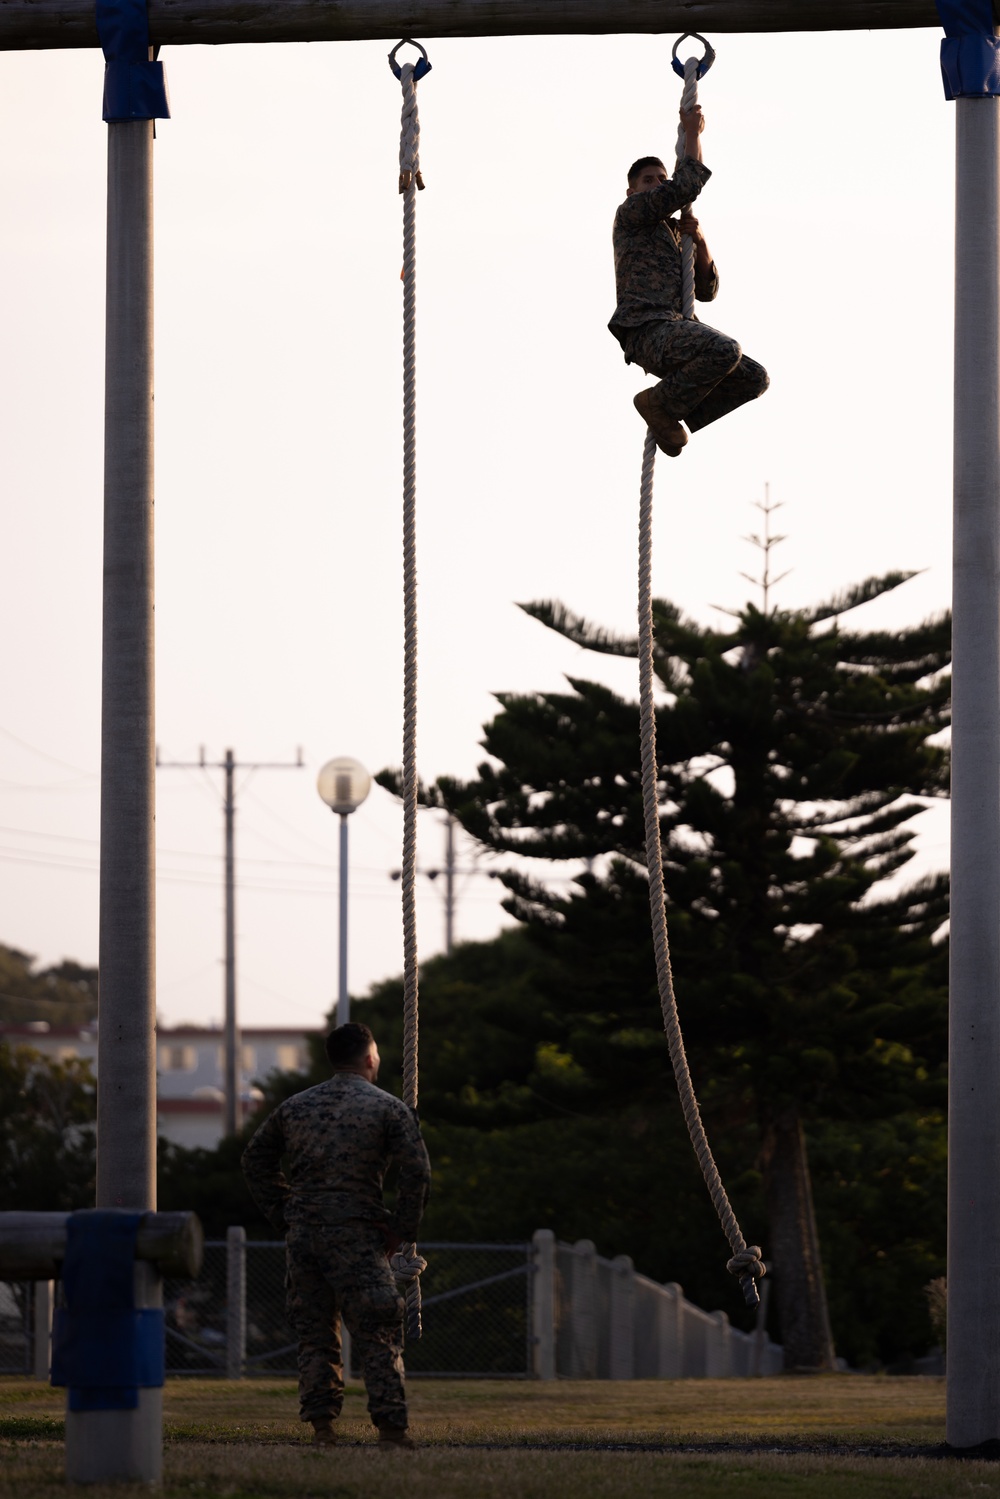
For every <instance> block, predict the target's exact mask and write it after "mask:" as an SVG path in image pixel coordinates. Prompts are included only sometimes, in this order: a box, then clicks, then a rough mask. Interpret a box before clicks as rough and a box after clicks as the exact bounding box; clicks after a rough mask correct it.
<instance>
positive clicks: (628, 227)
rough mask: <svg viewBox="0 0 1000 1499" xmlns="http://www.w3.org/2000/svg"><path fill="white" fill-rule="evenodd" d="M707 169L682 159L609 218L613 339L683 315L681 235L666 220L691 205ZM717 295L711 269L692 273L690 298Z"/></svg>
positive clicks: (691, 159) (707, 299)
mask: <svg viewBox="0 0 1000 1499" xmlns="http://www.w3.org/2000/svg"><path fill="white" fill-rule="evenodd" d="M711 175H712V174H711V172H710V171H709V170H708V167H706V166H704V165H703V163H702V162H700V161H695V159H694V157H693V156H686V157H685V158H684V160H683V161H682V162H681V164H680V166H679V167H678V168H677V170H676V171H675V172H674V175H673V176H672V177H671V178H670V180H669V181H668V182H664V183H663V184H662V186H661V187H654V188H653V189H652V190H651V191H650V192H648V193H633V195H632V197H631V198H626V199H625V202H624V203H623V204H622V205H621V207H620V208H619V210H618V212H617V213H616V214H615V227H614V231H613V234H612V242H613V244H614V251H615V284H616V287H617V295H618V306H617V307H616V308H615V311H614V316H613V317H612V319H611V321H610V323H609V324H608V327H609V328H610V329H611V332H612V333H613V334H614V335H615V337H616V338H619V339H620V338H621V336H622V333H623V332H626V331H627V330H629V329H631V328H638V327H639V326H640V325H641V324H642V323H651V322H662V321H664V320H666V319H669V318H675V317H681V316H682V315H683V311H684V308H683V297H682V266H681V234H680V230H679V229H678V228H677V225H676V223H671V222H670V215H671V214H672V213H676V212H677V210H678V209H679V208H683V207H684V205H685V204H686V203H692V202H693V201H694V199H695V198H697V196H698V194H699V193H700V192H701V189H702V187H703V186H704V184H705V183H706V182H707V181H708V179H709V177H710V176H711ZM718 289H719V277H718V273H717V271H716V269H715V266H714V265H712V266H711V267H710V268H709V270H708V271H707V272H702V271H700V270H698V269H697V266H696V270H695V286H694V292H695V296H696V297H697V298H698V301H699V302H711V301H712V300H713V299H714V297H715V294H716V292H717V291H718Z"/></svg>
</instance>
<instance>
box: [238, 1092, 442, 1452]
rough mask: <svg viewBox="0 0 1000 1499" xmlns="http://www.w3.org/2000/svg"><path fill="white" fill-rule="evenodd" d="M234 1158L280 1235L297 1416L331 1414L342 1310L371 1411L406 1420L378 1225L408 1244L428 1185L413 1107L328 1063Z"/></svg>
mask: <svg viewBox="0 0 1000 1499" xmlns="http://www.w3.org/2000/svg"><path fill="white" fill-rule="evenodd" d="M283 1155H287V1157H288V1160H289V1168H288V1178H287V1179H286V1178H285V1175H284V1173H283V1172H282V1169H281V1158H282V1156H283ZM242 1164H243V1174H244V1176H245V1177H246V1180H247V1185H248V1187H249V1188H250V1192H251V1194H252V1196H253V1198H254V1201H255V1202H256V1203H257V1205H258V1206H259V1207H260V1209H261V1211H262V1212H263V1213H264V1214H265V1215H266V1217H267V1218H268V1219H269V1220H270V1222H271V1223H272V1224H273V1225H274V1227H275V1228H276V1229H277V1230H278V1231H279V1233H285V1234H286V1236H287V1237H286V1254H287V1265H288V1273H287V1277H286V1280H285V1285H286V1288H287V1291H288V1299H287V1308H288V1319H289V1321H290V1323H291V1325H292V1328H293V1329H294V1332H295V1335H296V1337H297V1338H298V1340H299V1356H298V1366H299V1411H300V1414H301V1417H302V1420H303V1421H314V1420H316V1419H317V1418H322V1417H327V1416H329V1417H334V1418H335V1417H336V1416H338V1415H339V1414H340V1409H341V1406H342V1405H343V1403H344V1371H343V1364H342V1359H341V1345H340V1318H341V1316H343V1319H344V1322H345V1323H346V1325H347V1328H348V1330H349V1331H350V1334H351V1337H352V1338H353V1340H354V1348H355V1351H356V1353H357V1356H358V1359H359V1361H360V1363H361V1369H362V1373H363V1376H364V1381H365V1387H366V1389H367V1391H368V1410H369V1413H370V1414H371V1418H372V1420H373V1421H374V1422H375V1424H376V1426H398V1427H403V1428H405V1427H406V1424H407V1417H406V1395H405V1390H404V1382H403V1360H402V1343H403V1299H402V1297H401V1296H400V1294H399V1291H398V1289H397V1287H396V1282H395V1281H394V1279H393V1277H392V1274H391V1273H390V1270H389V1264H388V1260H387V1259H386V1233H387V1232H388V1233H389V1234H394V1235H395V1236H396V1237H398V1238H400V1239H402V1240H403V1242H404V1243H412V1242H413V1240H414V1239H415V1238H416V1236H417V1229H418V1228H419V1225H420V1219H421V1216H422V1214H423V1210H424V1204H425V1202H426V1201H427V1195H428V1192H429V1190H430V1162H429V1161H428V1159H427V1150H426V1147H425V1145H424V1142H423V1140H422V1139H421V1136H420V1126H419V1124H418V1122H417V1117H416V1115H415V1114H414V1113H413V1111H412V1109H409V1108H407V1106H406V1105H405V1104H404V1103H401V1102H400V1100H399V1099H398V1098H393V1097H392V1095H391V1094H389V1093H384V1092H383V1091H382V1089H381V1088H376V1087H374V1086H373V1084H371V1083H369V1082H368V1081H367V1080H366V1079H365V1078H363V1077H361V1076H360V1075H359V1074H358V1073H354V1072H337V1073H335V1074H334V1076H333V1077H332V1078H330V1080H329V1081H328V1082H325V1083H320V1085H319V1086H318V1087H316V1088H308V1089H307V1090H306V1091H305V1092H304V1093H296V1094H295V1095H294V1097H292V1098H289V1099H287V1100H286V1101H285V1102H284V1103H283V1104H281V1106H280V1107H279V1108H277V1109H275V1111H274V1113H273V1114H272V1115H271V1116H270V1118H269V1119H267V1120H266V1121H265V1123H264V1124H262V1125H261V1127H260V1129H259V1130H258V1131H257V1133H256V1134H255V1135H254V1137H253V1139H252V1140H251V1141H250V1144H249V1145H248V1146H247V1148H246V1151H245V1152H244V1155H243V1163H242ZM392 1165H396V1166H398V1167H399V1181H398V1185H397V1193H396V1210H395V1212H394V1213H390V1212H389V1211H388V1209H387V1208H386V1207H385V1205H384V1203H383V1201H382V1182H383V1179H384V1177H385V1173H386V1170H387V1169H388V1168H389V1167H390V1166H392Z"/></svg>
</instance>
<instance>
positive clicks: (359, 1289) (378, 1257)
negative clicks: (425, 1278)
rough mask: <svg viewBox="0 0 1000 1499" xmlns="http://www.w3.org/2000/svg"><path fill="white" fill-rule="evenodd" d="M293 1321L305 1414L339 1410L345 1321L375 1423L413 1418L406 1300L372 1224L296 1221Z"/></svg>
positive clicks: (291, 1238)
mask: <svg viewBox="0 0 1000 1499" xmlns="http://www.w3.org/2000/svg"><path fill="white" fill-rule="evenodd" d="M286 1257H287V1274H286V1278H285V1287H286V1290H287V1300H286V1307H287V1311H288V1320H289V1322H290V1323H291V1326H292V1330H293V1331H294V1333H295V1336H296V1337H297V1338H298V1342H299V1355H298V1367H299V1414H300V1416H301V1418H302V1420H303V1421H314V1420H315V1419H316V1418H317V1417H318V1416H330V1417H333V1418H334V1419H335V1418H336V1417H337V1416H339V1415H340V1410H341V1407H342V1406H343V1403H344V1368H343V1360H342V1357H341V1342H340V1322H341V1318H343V1320H344V1323H345V1324H346V1327H347V1330H348V1332H349V1333H350V1334H351V1338H352V1340H353V1347H354V1356H355V1358H356V1359H357V1360H358V1362H359V1363H360V1365H361V1373H362V1377H363V1378H364V1382H365V1389H366V1390H367V1391H368V1411H369V1414H370V1416H371V1418H372V1420H373V1421H374V1423H375V1425H376V1426H381V1425H385V1426H402V1427H405V1426H406V1424H407V1415H406V1391H405V1385H404V1376H403V1308H404V1304H403V1298H402V1296H401V1295H400V1293H399V1291H398V1289H397V1287H396V1282H395V1281H394V1280H393V1278H392V1274H391V1272H390V1270H389V1262H388V1260H387V1259H386V1254H385V1240H384V1239H383V1237H382V1235H381V1234H380V1233H379V1232H378V1230H377V1229H374V1228H372V1226H371V1225H370V1224H367V1223H358V1222H354V1223H345V1224H337V1225H335V1226H333V1225H330V1226H326V1227H310V1228H307V1227H304V1226H301V1225H300V1226H296V1227H293V1228H290V1229H289V1231H288V1238H287V1241H286Z"/></svg>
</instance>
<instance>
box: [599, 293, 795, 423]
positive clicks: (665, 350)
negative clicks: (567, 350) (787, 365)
mask: <svg viewBox="0 0 1000 1499" xmlns="http://www.w3.org/2000/svg"><path fill="white" fill-rule="evenodd" d="M621 343H622V348H623V349H624V351H625V358H626V359H627V360H628V361H629V362H630V363H631V364H639V365H641V366H642V368H643V369H644V370H645V371H646V373H647V374H649V375H658V376H659V377H660V383H659V385H655V386H654V387H653V390H654V392H655V398H656V400H657V401H658V402H659V403H660V404H661V405H662V407H663V409H664V410H665V411H667V412H668V413H669V414H670V415H671V416H674V417H677V419H678V420H682V421H684V422H685V424H686V425H687V427H688V428H689V430H690V431H692V432H697V431H698V429H699V428H700V427H707V426H708V424H709V422H716V421H718V419H719V417H720V416H726V415H727V414H728V413H729V412H730V411H735V410H736V407H737V406H742V405H743V403H744V402H745V401H753V400H755V399H756V398H757V396H762V395H763V394H764V392H765V390H766V389H767V387H768V385H769V383H770V381H769V380H768V376H767V371H766V370H765V369H764V368H763V366H762V365H759V364H758V363H757V362H756V360H754V359H748V358H747V356H746V354H744V353H743V351H742V349H741V348H740V346H739V344H738V343H737V342H736V340H735V338H730V337H729V336H728V335H727V334H725V333H720V332H719V331H718V329H716V328H709V327H708V325H707V324H706V323H698V322H694V321H693V320H692V319H690V318H675V319H671V320H670V321H668V322H657V323H643V324H642V326H641V327H639V328H629V329H623V330H622V335H621Z"/></svg>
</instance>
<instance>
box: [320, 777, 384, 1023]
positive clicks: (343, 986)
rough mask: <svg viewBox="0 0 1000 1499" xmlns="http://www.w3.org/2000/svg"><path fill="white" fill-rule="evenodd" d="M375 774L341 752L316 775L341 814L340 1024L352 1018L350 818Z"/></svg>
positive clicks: (332, 808)
mask: <svg viewBox="0 0 1000 1499" xmlns="http://www.w3.org/2000/svg"><path fill="white" fill-rule="evenodd" d="M371 785H372V778H371V776H370V775H369V774H368V772H367V770H365V767H364V766H363V765H362V764H361V762H360V761H359V760H352V759H351V758H350V757H349V756H347V755H341V756H340V757H339V758H338V759H336V760H328V761H327V762H326V764H325V765H324V766H323V769H322V770H321V771H320V773H319V775H318V776H317V777H316V790H317V791H318V792H319V794H320V797H321V798H322V800H323V801H325V802H326V804H327V806H328V807H329V808H330V811H331V812H336V813H337V815H338V816H339V817H340V955H339V965H338V966H339V981H338V984H337V1024H338V1025H346V1024H347V1022H348V1021H349V1020H350V1018H351V1001H350V996H349V995H348V992H347V819H348V817H349V816H350V815H351V813H352V812H354V811H356V810H357V808H358V807H360V806H361V803H362V802H363V801H364V799H365V797H366V796H367V795H368V793H369V791H370V790H371Z"/></svg>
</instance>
